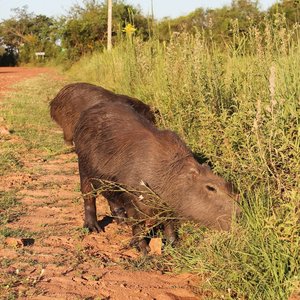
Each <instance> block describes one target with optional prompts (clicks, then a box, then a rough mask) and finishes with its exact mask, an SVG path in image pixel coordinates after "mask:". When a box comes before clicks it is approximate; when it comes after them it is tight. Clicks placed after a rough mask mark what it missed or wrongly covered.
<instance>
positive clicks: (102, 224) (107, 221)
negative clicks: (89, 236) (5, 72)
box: [98, 216, 114, 232]
mask: <svg viewBox="0 0 300 300" xmlns="http://www.w3.org/2000/svg"><path fill="white" fill-rule="evenodd" d="M113 221H114V218H113V217H110V216H105V217H104V218H103V219H102V220H100V221H98V225H99V226H100V228H101V229H102V230H103V231H104V232H105V227H106V226H108V225H109V224H111V223H112V222H113Z"/></svg>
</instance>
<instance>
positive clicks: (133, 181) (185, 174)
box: [74, 103, 236, 247]
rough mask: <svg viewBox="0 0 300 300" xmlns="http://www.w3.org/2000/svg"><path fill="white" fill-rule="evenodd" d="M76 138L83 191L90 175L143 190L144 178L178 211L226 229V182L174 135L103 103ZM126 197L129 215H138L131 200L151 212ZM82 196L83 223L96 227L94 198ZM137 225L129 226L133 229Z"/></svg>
mask: <svg viewBox="0 0 300 300" xmlns="http://www.w3.org/2000/svg"><path fill="white" fill-rule="evenodd" d="M74 140H75V149H76V152H77V154H78V161H79V171H80V178H81V189H82V193H83V194H85V193H88V192H90V191H91V180H92V178H99V179H105V180H111V181H114V182H117V183H121V184H125V185H128V186H130V187H133V188H135V189H137V190H143V189H144V187H143V186H141V184H140V183H141V181H143V182H145V183H146V184H147V185H148V186H149V187H150V188H151V189H152V190H153V191H154V192H155V193H156V194H157V195H159V197H160V198H161V199H162V200H163V201H164V202H165V203H167V204H168V205H169V206H170V207H171V208H173V210H174V211H175V212H176V213H177V214H178V215H181V216H184V217H186V218H188V219H192V220H195V221H197V222H199V223H201V224H203V225H206V226H209V227H212V228H218V229H225V230H228V229H229V228H230V224H231V216H232V213H233V212H234V211H236V208H235V204H234V201H233V197H234V194H233V192H232V189H231V186H230V184H228V183H227V182H226V181H225V180H224V179H223V178H221V177H220V176H217V175H215V174H214V173H213V172H212V171H211V170H210V168H209V167H208V166H206V165H200V164H199V163H198V162H197V161H196V160H195V159H194V157H193V154H192V153H191V151H190V150H189V149H188V147H187V146H186V145H185V143H184V142H183V141H182V140H181V139H180V138H179V136H178V135H177V134H175V133H174V132H172V131H169V130H159V129H157V128H156V127H155V126H153V125H152V124H151V123H149V122H148V121H147V120H146V119H145V118H144V117H143V116H141V115H140V114H137V113H136V112H135V111H134V110H133V109H132V108H131V107H130V106H128V105H122V104H116V103H104V104H101V105H95V106H94V107H92V108H90V109H88V110H86V111H85V112H83V113H82V115H81V117H80V120H79V122H78V124H77V127H76V130H75V136H74ZM108 198H109V199H108V200H109V201H114V199H113V197H111V198H110V197H108ZM129 198H130V197H129V196H128V195H125V199H123V202H124V205H125V209H126V211H127V214H128V215H129V216H132V217H135V218H140V219H141V215H140V213H139V212H138V210H137V209H133V206H132V205H131V204H132V203H134V205H136V206H137V207H138V208H139V210H140V211H142V212H146V213H147V214H148V215H151V213H152V209H151V208H149V207H148V208H147V207H145V205H143V200H139V199H137V198H136V199H134V197H133V198H132V199H129ZM84 200H85V225H86V226H87V227H88V228H90V229H91V230H98V229H99V228H97V219H96V204H95V198H93V197H90V196H88V197H84ZM139 226H140V227H141V226H143V224H139ZM139 230H140V229H139V228H137V226H136V227H135V228H133V232H134V234H137V233H138V232H139ZM171 231H172V230H171ZM171 239H173V237H171ZM141 247H144V246H143V245H142V246H141Z"/></svg>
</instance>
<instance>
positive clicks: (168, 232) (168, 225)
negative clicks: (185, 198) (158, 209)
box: [163, 221, 177, 244]
mask: <svg viewBox="0 0 300 300" xmlns="http://www.w3.org/2000/svg"><path fill="white" fill-rule="evenodd" d="M163 225H164V236H165V238H166V240H167V241H168V242H169V243H170V244H174V242H175V241H176V239H177V236H176V231H175V229H174V222H173V221H166V222H164V224H163Z"/></svg>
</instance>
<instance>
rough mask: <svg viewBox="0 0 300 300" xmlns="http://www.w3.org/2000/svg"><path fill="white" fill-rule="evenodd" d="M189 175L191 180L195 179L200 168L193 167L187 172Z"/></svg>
mask: <svg viewBox="0 0 300 300" xmlns="http://www.w3.org/2000/svg"><path fill="white" fill-rule="evenodd" d="M186 175H187V177H188V179H189V180H195V179H196V177H197V176H198V175H199V170H198V169H197V168H194V167H191V168H190V169H189V170H188V172H187V174H186Z"/></svg>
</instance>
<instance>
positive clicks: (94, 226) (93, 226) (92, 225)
mask: <svg viewBox="0 0 300 300" xmlns="http://www.w3.org/2000/svg"><path fill="white" fill-rule="evenodd" d="M83 227H84V228H88V230H89V231H90V232H100V231H104V230H103V228H102V227H101V226H100V225H99V224H98V222H97V220H94V221H88V220H86V221H85V222H84V225H83Z"/></svg>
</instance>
